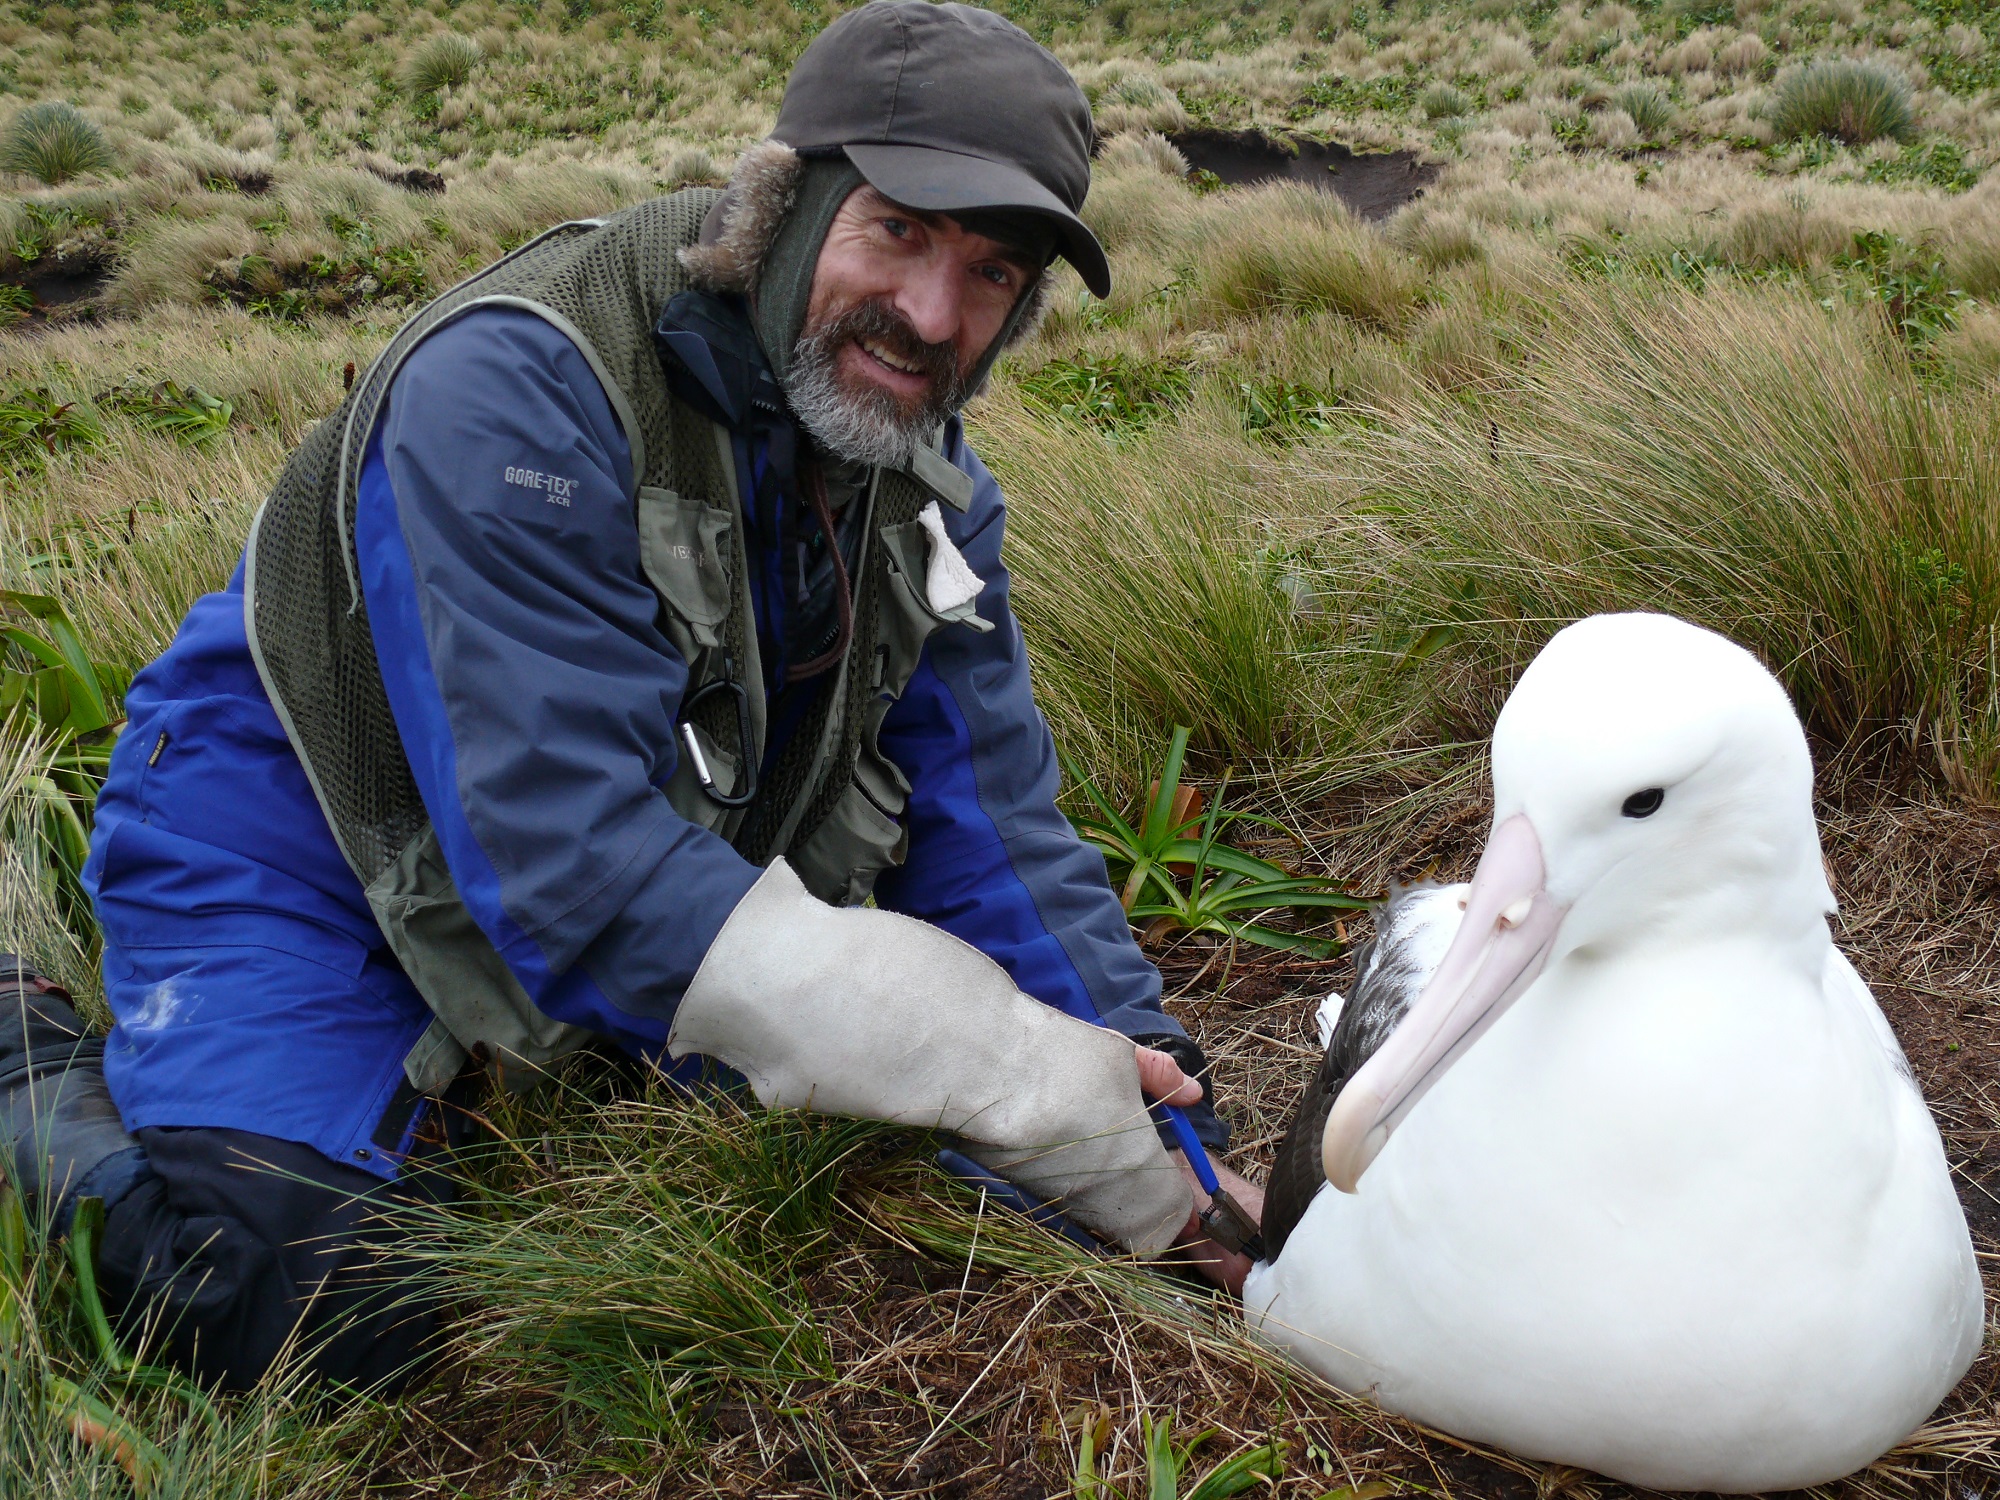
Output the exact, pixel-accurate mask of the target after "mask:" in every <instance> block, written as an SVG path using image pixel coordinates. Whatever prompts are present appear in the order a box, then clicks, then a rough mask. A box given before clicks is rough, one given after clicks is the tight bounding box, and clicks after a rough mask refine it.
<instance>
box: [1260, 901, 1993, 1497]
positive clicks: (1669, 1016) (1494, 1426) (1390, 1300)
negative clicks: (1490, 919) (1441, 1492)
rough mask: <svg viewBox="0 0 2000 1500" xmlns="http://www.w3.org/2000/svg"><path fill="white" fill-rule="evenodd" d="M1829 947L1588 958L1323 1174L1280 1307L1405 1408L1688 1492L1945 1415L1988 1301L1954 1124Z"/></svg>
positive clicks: (1770, 1482)
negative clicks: (1964, 1203)
mask: <svg viewBox="0 0 2000 1500" xmlns="http://www.w3.org/2000/svg"><path fill="white" fill-rule="evenodd" d="M1887 1036H1888V1033H1887V1028H1886V1025H1885V1024H1884V1023H1883V1022H1882V1021H1881V1017H1880V1013H1879V1011H1877V1010H1876V1009H1875V1006H1874V1002H1873V1000H1872V998H1870V997H1869V996H1868V994H1867V991H1866V989H1865V987H1862V986H1861V984H1860V981H1859V980H1858V979H1856V978H1854V976H1853V973H1852V970H1851V969H1850V968H1849V967H1848V966H1847V964H1846V961H1845V960H1844V959H1842V958H1840V956H1839V955H1838V954H1837V953H1836V952H1835V951H1834V950H1833V948H1832V946H1831V944H1830V943H1828V942H1826V941H1825V940H1824V933H1823V929H1821V930H1820V937H1819V940H1818V942H1817V943H1816V944H1814V943H1810V942H1809V943H1808V944H1806V945H1805V948H1804V949H1801V947H1800V946H1799V945H1798V944H1794V945H1793V946H1792V948H1791V949H1789V950H1784V951H1779V950H1774V949H1772V948H1771V947H1769V946H1767V945H1759V944H1751V943H1747V942H1738V943H1720V944H1712V945H1709V946H1706V947H1703V948H1700V949H1690V948H1680V949H1674V948H1670V947H1662V946H1655V947H1651V948H1646V947H1634V948H1630V949H1628V950H1626V952H1625V953H1624V955H1623V956H1622V957H1619V958H1617V959H1615V960H1613V959H1601V958H1594V957H1592V956H1590V955H1588V954H1582V955H1571V956H1569V957H1567V958H1565V959H1563V960H1561V961H1560V962H1558V963H1557V964H1555V965H1554V966H1553V967H1551V969H1550V970H1549V971H1548V972H1547V973H1546V974H1545V975H1544V976H1543V977H1542V978H1541V979H1540V980H1539V981H1538V982H1537V983H1536V984H1535V985H1534V987H1533V988H1532V989H1531V990H1530V991H1529V992H1528V993H1527V994H1526V995H1525V996H1523V998H1522V999H1521V1001H1520V1002H1519V1003H1518V1004H1517V1005H1516V1006H1515V1008H1514V1009H1513V1010H1512V1011H1511V1012H1509V1013H1508V1014H1507V1015H1506V1016H1504V1017H1503V1018H1502V1019H1501V1020H1500V1021H1499V1022H1498V1024H1496V1025H1495V1026H1494V1028H1493V1030H1492V1031H1491V1032H1490V1033H1489V1034H1488V1035H1487V1036H1486V1037H1485V1038H1484V1039H1482V1040H1481V1041H1480V1042H1479V1044H1478V1045H1477V1046H1475V1047H1473V1048H1471V1049H1470V1050H1469V1051H1468V1052H1467V1053H1466V1054H1465V1056H1464V1057H1463V1058H1461V1059H1460V1060H1459V1061H1458V1062H1457V1063H1456V1064H1455V1065H1454V1066H1453V1067H1452V1068H1451V1070H1450V1071H1449V1072H1448V1073H1447V1074H1446V1075H1445V1076H1444V1077H1443V1078H1441V1079H1440V1080H1439V1081H1438V1083H1437V1084H1436V1086H1435V1088H1434V1089H1433V1090H1432V1091H1431V1093H1430V1094H1429V1095H1428V1096H1427V1097H1426V1098H1425V1099H1424V1101H1423V1102H1422V1104H1421V1105H1420V1107H1418V1108H1417V1109H1416V1110H1414V1111H1413V1112H1412V1113H1411V1115H1410V1117H1409V1118H1408V1119H1407V1120H1406V1121H1405V1122H1404V1124H1403V1125H1402V1127H1401V1128H1400V1129H1399V1130H1398V1131H1397V1132H1396V1134H1395V1135H1393V1136H1392V1137H1391V1138H1390V1140H1389V1142H1388V1144H1387V1146H1386V1147H1385V1148H1384V1149H1383V1151H1382V1154H1381V1156H1380V1157H1379V1158H1378V1159H1377V1160H1376V1161H1375V1163H1374V1165H1373V1166H1372V1167H1371V1168H1370V1169H1369V1171H1368V1173H1367V1174H1366V1176H1365V1177H1363V1179H1362V1180H1361V1183H1360V1187H1359V1192H1358V1193H1356V1194H1354V1195H1351V1196H1350V1195H1346V1194H1341V1193H1336V1192H1334V1191H1333V1190H1332V1189H1331V1188H1326V1189H1323V1190H1322V1191H1321V1192H1320V1194H1319V1196H1318V1197H1317V1198H1316V1199H1315V1200H1314V1202H1313V1204H1312V1206H1311V1208H1310V1209H1309V1210H1308V1212H1307V1214H1306V1216H1305V1218H1304V1219H1303V1220H1302V1221H1301V1222H1300V1224H1299V1225H1298V1227H1297V1229H1296V1230H1295V1231H1294V1232H1293V1234H1292V1237H1291V1239H1290V1241H1289V1242H1288V1244H1287V1245H1286V1248H1285V1251H1284V1254H1283V1255H1282V1257H1281V1258H1280V1260H1279V1261H1278V1263H1277V1264H1276V1265H1275V1266H1270V1267H1259V1268H1258V1269H1257V1270H1256V1271H1255V1272H1254V1273H1253V1275H1252V1279H1251V1283H1250V1285H1249V1287H1248V1288H1247V1290H1246V1297H1245V1300H1246V1305H1247V1307H1248V1308H1249V1311H1250V1316H1251V1319H1252V1321H1253V1323H1260V1324H1261V1326H1262V1329H1263V1332H1264V1334H1265V1336H1266V1337H1268V1338H1271V1339H1273V1340H1274V1341H1276V1342H1279V1343H1281V1344H1284V1345H1286V1346H1288V1347H1290V1348H1291V1349H1292V1350H1293V1351H1294V1352H1295V1353H1296V1354H1297V1355H1298V1356H1299V1357H1300V1358H1301V1359H1303V1360H1304V1361H1305V1362H1306V1363H1308V1364H1310V1365H1312V1366H1314V1367H1315V1368H1317V1369H1319V1370H1320V1371H1321V1372H1322V1373H1324V1374H1326V1375H1327V1376H1329V1377H1330V1378H1331V1379H1333V1380H1334V1381H1335V1382H1336V1383H1338V1384H1340V1385H1342V1386H1344V1387H1346V1388H1348V1389H1351V1390H1357V1391H1368V1390H1373V1391H1374V1392H1375V1393H1376V1394H1377V1397H1378V1399H1380V1400H1381V1401H1382V1403H1383V1404H1384V1405H1385V1406H1388V1407H1389V1408H1390V1409H1392V1410H1396V1411H1400V1412H1403V1413H1405V1414H1407V1415H1410V1416H1413V1417H1416V1418H1418V1419H1419V1420H1423V1421H1427V1422H1430V1423H1433V1424H1435V1425H1438V1426H1440V1427H1443V1428H1446V1429H1447V1430H1450V1431H1452V1432H1455V1433H1458V1434H1461V1435H1463V1436H1467V1437H1472V1438H1476V1439H1481V1440H1485V1441H1490V1442H1494V1443H1497V1444H1500V1445H1502V1446H1505V1447H1508V1448H1511V1449H1514V1450H1515V1451H1517V1452H1521V1453H1525V1454H1528V1455H1530V1456H1534V1457H1542V1458H1547V1459H1552V1460H1559V1461H1562V1462H1567V1463H1576V1464H1583V1465H1587V1466H1589V1467H1592V1468H1596V1469H1599V1470H1601V1471H1604V1472H1607V1473H1610V1474H1612V1475H1614V1476H1616V1477H1618V1478H1622V1479H1626V1480H1629V1481H1632V1482H1636V1483H1641V1484H1647V1485H1653V1486H1658V1487H1662V1488H1714V1489H1724V1490H1747V1489H1762V1488H1767V1487H1779V1486H1785V1487H1790V1486H1797V1485H1804V1484H1808V1483H1814V1482H1818V1481H1821V1480H1826V1479H1831V1478H1834V1477H1836V1476H1838V1475H1840V1474H1843V1473H1846V1472H1848V1471H1849V1470H1851V1469H1852V1468H1854V1467H1856V1466H1858V1465H1859V1464H1861V1463H1866V1462H1867V1461H1868V1460H1870V1459H1872V1458H1873V1457H1874V1456H1875V1455H1876V1454H1877V1453H1879V1452H1881V1451H1882V1450H1883V1449H1885V1448H1887V1447H1889V1446H1890V1445H1892V1444H1893V1443H1894V1442H1895V1441H1896V1440H1898V1439H1899V1438H1901V1437H1902V1436H1903V1435H1904V1434H1906V1433H1907V1432H1909V1431H1910V1430H1911V1429H1912V1428H1914V1427H1915V1426H1917V1425H1918V1424H1919V1423H1921V1421H1922V1420H1923V1419H1924V1417H1925V1416H1927V1415H1928V1413H1929V1412H1930V1411H1931V1409H1932V1408H1933V1407H1934V1406H1935V1405H1936V1403H1937V1402H1938V1401H1939V1400H1940V1399H1941V1398H1942V1396H1943V1395H1944V1394H1945V1393H1946V1392H1947V1391H1948V1390H1949V1389H1950V1387H1951V1385H1952V1384H1953V1383H1954V1382H1955V1381H1956V1380H1957V1378H1958V1376H1959V1375H1960V1374H1962V1373H1963V1371H1964V1369H1965V1368H1966V1366H1967V1365H1968V1364H1969V1363H1970V1360H1971V1358H1972V1355H1973V1354H1974V1352H1975V1351H1976V1349H1977V1347H1978V1342H1979V1337H1980V1333H1981V1329H1982V1324H1983V1299H1982V1295H1981V1292H1980V1286H1979V1278H1978V1274H1977V1268H1976V1264H1975V1262H1974V1260H1973V1257H1972V1252H1971V1246H1970V1243H1969V1240H1968V1239H1967V1236H1966V1231H1965V1226H1964V1220H1963V1217H1962V1215H1961V1213H1960V1210H1959V1207H1958V1204H1957V1201H1956V1198H1955V1196H1954V1195H1953V1192H1952V1188H1951V1183H1950V1178H1949V1173H1948V1171H1947V1169H1946V1165H1945V1161H1944V1157H1943V1152H1942V1148H1941V1145H1940V1143H1939V1141H1938V1137H1937V1131H1936V1127H1935V1125H1934V1124H1933V1123H1932V1121H1931V1119H1930V1116H1929V1114H1928V1112H1927V1111H1926V1110H1925V1108H1924V1106H1923V1103H1922V1100H1921V1098H1920V1097H1919V1096H1918V1094H1917V1091H1916V1089H1915V1087H1914V1085H1913V1084H1912V1083H1911V1082H1910V1081H1909V1079H1908V1076H1907V1070H1906V1069H1904V1068H1902V1067H1901V1058H1900V1054H1898V1053H1896V1052H1895V1050H1894V1043H1893V1040H1892V1039H1891V1040H1889V1041H1888V1042H1887V1045H1886V1046H1885V1041H1884V1039H1885V1038H1886V1037H1887Z"/></svg>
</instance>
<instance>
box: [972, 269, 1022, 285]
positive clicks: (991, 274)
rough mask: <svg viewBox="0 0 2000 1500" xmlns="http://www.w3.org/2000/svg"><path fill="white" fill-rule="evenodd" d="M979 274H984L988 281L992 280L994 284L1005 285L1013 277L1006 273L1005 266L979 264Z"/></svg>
mask: <svg viewBox="0 0 2000 1500" xmlns="http://www.w3.org/2000/svg"><path fill="white" fill-rule="evenodd" d="M979 274H980V275H981V276H984V277H985V278H986V279H987V280H988V281H990V282H992V283H993V284H994V285H995V286H1006V285H1007V284H1008V283H1009V282H1010V281H1012V280H1013V279H1014V278H1013V277H1012V276H1010V275H1008V274H1007V268H1006V267H1005V266H981V267H980V268H979Z"/></svg>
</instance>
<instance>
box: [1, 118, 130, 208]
mask: <svg viewBox="0 0 2000 1500" xmlns="http://www.w3.org/2000/svg"><path fill="white" fill-rule="evenodd" d="M112 159H113V158H112V153H111V144H110V142H108V141H106V140H105V139H104V132H103V131H101V130H99V129H98V128H97V127H96V126H95V125H93V124H91V123H90V121H88V120H86V119H85V118H84V117H83V116H82V115H80V114H78V113H77V110H76V106H75V105H73V104H69V103H67V102H65V101H64V100H61V99H49V100H45V101H43V102H42V103H40V104H30V105H29V106H28V107H27V108H26V109H24V110H22V111H21V112H20V113H19V114H17V115H15V116H14V118H13V119H11V120H9V121H8V122H7V129H6V132H5V133H4V134H0V171H5V172H19V173H21V174H22V175H23V176H26V177H33V178H35V179H36V180H37V181H39V182H43V183H46V184H48V185H49V186H50V187H55V186H56V185H58V184H59V183H64V182H68V181H69V180H70V179H71V178H72V177H81V176H82V175H83V174H84V173H86V172H102V171H105V170H106V169H107V168H109V167H110V165H111V163H112Z"/></svg>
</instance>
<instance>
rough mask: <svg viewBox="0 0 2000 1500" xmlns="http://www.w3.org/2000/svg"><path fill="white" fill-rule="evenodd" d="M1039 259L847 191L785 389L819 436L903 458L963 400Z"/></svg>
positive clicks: (844, 447) (872, 454) (844, 452)
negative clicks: (976, 369) (975, 373)
mask: <svg viewBox="0 0 2000 1500" xmlns="http://www.w3.org/2000/svg"><path fill="white" fill-rule="evenodd" d="M1035 275H1036V267H1035V266H1034V264H1033V263H1032V262H1031V261H1030V259H1029V257H1028V256H1027V255H1025V254H1024V253H1023V252H1020V251H1017V250H1013V249H1010V248H1009V247H1007V246H1005V245H1003V244H1001V243H1000V242H999V241H997V240H992V239H988V238H987V237H986V236H984V235H980V234H973V233H970V232H968V231H967V230H965V229H964V228H963V227H961V226H960V225H959V224H958V223H957V222H956V221H955V220H953V219H950V218H947V217H945V216H944V215H942V214H926V213H920V212H918V211H916V210H914V209H908V208H904V207H902V206H901V205H899V204H896V203H892V202H891V201H890V200H889V199H887V198H885V197H883V196H882V195H881V194H880V193H879V192H877V191H876V190H875V189H874V188H872V187H867V186H862V187H859V188H857V189H855V190H854V192H853V193H851V194H849V195H848V198H847V201H846V202H845V203H843V204H842V205H841V206H840V209H839V211H838V212H837V213H836V214H835V215H834V218H833V224H832V226H831V227H830V228H829V229H828V230H827V233H826V240H825V243H824V245H823V246H822V247H821V250H820V255H819V262H818V265H817V266H816V267H815V269H814V271H813V284H812V294H811V296H810V298H809V299H808V302H807V306H806V320H805V327H804V328H803V329H802V330H801V331H800V334H799V343H798V347H797V349H796V350H795V351H794V355H793V361H792V373H791V376H790V378H789V379H788V380H787V382H786V385H787V390H788V394H789V395H790V396H791V399H792V405H793V407H794V409H795V410H796V411H797V413H798V415H799V418H800V420H801V421H802V422H804V424H805V426H806V428H807V430H808V431H810V432H812V434H813V435H814V436H815V437H817V438H818V439H819V440H820V442H821V443H822V445H824V446H826V447H828V448H831V449H832V450H833V451H835V452H836V453H839V454H840V455H841V456H843V457H846V458H852V459H859V460H862V461H864V462H869V463H885V464H895V463H901V462H903V461H904V460H905V459H907V458H908V456H909V451H910V448H911V447H912V446H913V445H914V443H915V442H917V441H918V440H919V438H920V437H921V436H922V435H923V434H924V433H926V432H928V431H929V430H930V429H931V428H934V427H936V426H937V425H938V424H939V423H940V422H942V421H943V420H944V419H945V418H946V417H948V416H950V415H951V414H952V413H953V412H955V411H956V410H958V408H959V407H960V406H961V405H963V404H964V401H965V398H966V397H967V396H968V395H969V394H970V390H969V389H968V387H969V384H970V377H971V375H972V372H973V371H974V369H975V368H976V367H977V366H978V364H979V362H980V359H981V357H982V356H983V355H984V354H985V353H986V351H987V349H988V348H990V347H991V346H992V343H993V341H994V340H995V339H996V338H998V337H999V336H1000V331H1001V330H1002V329H1003V328H1004V327H1005V326H1006V324H1007V317H1008V314H1010V313H1011V312H1012V311H1013V309H1014V304H1015V303H1016V302H1017V301H1019V300H1020V296H1021V293H1022V292H1023V290H1025V289H1026V287H1027V286H1028V284H1029V283H1030V282H1031V281H1033V280H1034V278H1035Z"/></svg>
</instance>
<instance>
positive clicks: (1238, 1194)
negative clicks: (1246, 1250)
mask: <svg viewBox="0 0 2000 1500" xmlns="http://www.w3.org/2000/svg"><path fill="white" fill-rule="evenodd" d="M1167 1154H1168V1155H1169V1156H1171V1157H1172V1158H1173V1159H1174V1164H1175V1165H1176V1166H1178V1167H1179V1168H1180V1169H1181V1174H1182V1175H1183V1176H1185V1177H1186V1178H1187V1182H1188V1187H1189V1188H1190V1189H1191V1190H1192V1191H1193V1193H1194V1203H1195V1209H1194V1212H1193V1213H1191V1214H1189V1215H1188V1221H1187V1223H1186V1224H1185V1225H1184V1226H1183V1227H1182V1229H1181V1232H1180V1233H1179V1234H1178V1235H1177V1236H1175V1238H1174V1244H1175V1245H1177V1246H1178V1247H1179V1248H1180V1253H1181V1256H1182V1258H1183V1259H1184V1260H1186V1261H1187V1263H1188V1264H1189V1265H1191V1266H1193V1267H1194V1268H1195V1269H1196V1270H1197V1271H1199V1272H1201V1274H1202V1275H1204V1276H1206V1277H1207V1278H1208V1279H1209V1280H1210V1281H1212V1282H1214V1283H1215V1284H1216V1285H1217V1286H1219V1287H1221V1288H1222V1289H1223V1290H1224V1291H1225V1292H1227V1293H1229V1295H1230V1296H1232V1297H1241V1296H1242V1295H1243V1278H1244V1277H1246V1276H1248V1275H1249V1274H1250V1267H1251V1265H1252V1264H1253V1262H1252V1261H1251V1259H1250V1257H1249V1256H1247V1255H1242V1254H1239V1253H1238V1252H1237V1251H1234V1250H1226V1249H1224V1248H1223V1247H1222V1246H1221V1245H1218V1244H1216V1243H1215V1241H1214V1240H1212V1239H1210V1238H1209V1237H1208V1236H1207V1235H1206V1234H1204V1233H1202V1228H1201V1211H1202V1210H1203V1209H1205V1208H1207V1207H1208V1192H1207V1190H1206V1189H1205V1188H1203V1187H1202V1185H1201V1181H1200V1179H1199V1178H1197V1177H1196V1176H1195V1175H1194V1168H1193V1167H1191V1166H1189V1165H1188V1159H1187V1157H1185V1156H1184V1155H1182V1154H1181V1153H1180V1152H1178V1151H1169V1152H1168V1153H1167ZM1209 1165H1210V1166H1212V1167H1213V1168H1215V1176H1216V1180H1217V1181H1218V1182H1220V1183H1221V1184H1222V1186H1223V1190H1224V1191H1225V1192H1227V1193H1228V1194H1229V1196H1230V1197H1232V1198H1234V1199H1235V1200H1236V1201H1237V1202H1238V1203H1239V1204H1241V1205H1242V1206H1243V1211H1244V1212H1245V1213H1247V1214H1249V1215H1250V1217H1251V1218H1253V1219H1255V1220H1257V1221H1258V1222H1259V1223H1262V1222H1263V1219H1264V1190H1263V1189H1262V1188H1260V1187H1253V1186H1252V1185H1251V1184H1249V1183H1247V1182H1245V1181H1244V1180H1243V1179H1242V1178H1241V1177H1238V1176H1237V1175H1236V1174H1235V1173H1234V1172H1232V1171H1230V1170H1229V1168H1227V1167H1225V1166H1224V1165H1222V1163H1221V1162H1219V1161H1215V1160H1213V1159H1212V1158H1211V1159H1210V1161H1209Z"/></svg>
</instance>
